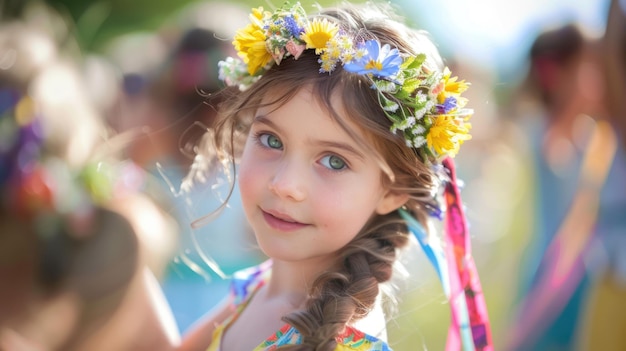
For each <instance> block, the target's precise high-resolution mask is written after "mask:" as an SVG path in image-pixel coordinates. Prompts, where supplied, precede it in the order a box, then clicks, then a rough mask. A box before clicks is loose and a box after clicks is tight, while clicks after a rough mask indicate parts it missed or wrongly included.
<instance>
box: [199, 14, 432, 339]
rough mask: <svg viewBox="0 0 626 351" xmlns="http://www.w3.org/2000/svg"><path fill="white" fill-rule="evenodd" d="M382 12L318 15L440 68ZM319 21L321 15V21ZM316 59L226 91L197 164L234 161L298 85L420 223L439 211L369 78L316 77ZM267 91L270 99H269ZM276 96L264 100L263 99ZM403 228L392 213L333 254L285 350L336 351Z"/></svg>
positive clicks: (425, 46) (389, 264) (305, 57)
mask: <svg viewBox="0 0 626 351" xmlns="http://www.w3.org/2000/svg"><path fill="white" fill-rule="evenodd" d="M383 13H387V9H383V8H380V7H378V6H377V7H375V8H374V7H371V5H370V7H357V6H355V5H345V6H343V7H341V8H335V9H329V10H325V11H323V12H322V13H321V14H320V15H321V16H323V17H326V18H328V19H329V20H331V21H334V22H336V23H337V24H339V26H340V27H341V28H342V30H345V31H347V32H349V33H352V34H353V35H354V36H355V37H356V38H362V39H370V38H375V39H377V40H379V41H380V42H381V44H390V45H391V46H392V47H396V48H398V50H399V51H400V52H402V53H405V54H411V55H416V54H418V53H426V54H427V56H428V59H427V62H426V64H427V65H429V68H431V69H433V70H440V69H441V58H440V57H439V55H438V53H437V51H436V50H435V48H434V45H433V44H432V42H430V41H429V40H428V39H427V37H426V35H425V34H424V33H422V32H417V31H414V30H411V29H409V28H407V27H406V26H405V25H403V24H401V23H400V22H398V21H396V20H394V19H392V18H391V17H390V16H387V15H383ZM320 15H318V16H320ZM318 58H319V57H318V56H317V55H316V54H315V52H314V51H313V50H306V51H305V52H304V53H303V54H302V55H301V56H300V57H299V58H298V60H293V59H286V60H283V61H282V62H281V64H280V65H274V66H273V67H272V68H270V69H269V70H268V71H267V72H266V73H265V74H264V75H263V77H262V78H261V79H260V80H259V81H258V82H256V83H255V84H253V85H252V86H251V87H250V88H249V89H247V90H245V91H243V92H240V91H238V90H236V88H228V89H227V90H225V91H224V92H223V93H224V94H226V95H227V96H228V97H227V98H226V99H225V102H223V103H222V104H221V105H220V114H221V117H220V119H219V120H218V121H217V123H216V125H215V130H214V131H211V132H210V133H209V137H210V138H209V142H210V145H209V146H208V148H206V149H205V150H203V152H209V153H210V155H209V158H206V156H207V155H200V160H207V161H209V160H215V159H219V160H222V161H224V160H230V161H233V162H234V161H235V160H236V158H237V157H238V155H240V153H241V150H242V146H243V143H244V142H245V138H246V136H247V134H248V131H249V129H250V123H251V120H252V117H253V114H254V112H255V111H256V110H257V109H258V108H259V107H261V106H271V107H272V108H278V107H280V106H281V105H282V104H284V103H286V102H287V101H289V99H291V98H292V97H293V96H294V95H295V94H296V93H297V92H298V91H299V90H300V89H302V88H303V87H306V88H310V89H311V90H312V93H313V96H315V97H316V98H317V100H318V102H319V103H320V106H322V107H323V108H325V109H326V110H327V112H328V114H329V115H330V116H331V118H333V119H334V121H336V122H337V123H338V124H339V125H340V126H341V127H342V128H343V129H344V130H345V131H346V132H347V133H348V134H349V135H351V136H352V137H353V138H354V139H355V141H356V142H358V143H359V144H361V146H363V147H365V148H367V149H370V150H371V151H373V152H372V154H373V155H375V157H377V158H378V161H379V163H380V165H381V169H382V170H383V171H384V173H385V174H386V175H387V176H386V177H383V185H384V186H386V187H388V188H389V189H391V190H392V191H397V192H400V193H407V194H409V201H408V202H407V203H406V204H405V205H404V206H405V208H406V209H407V210H408V211H409V212H410V213H412V214H413V215H414V216H415V217H416V218H417V219H419V220H420V221H421V222H422V223H425V222H426V220H427V218H428V214H427V211H428V208H430V207H431V206H436V203H435V200H434V199H435V196H434V195H435V193H436V189H437V188H438V185H439V184H438V180H437V177H436V176H435V175H434V174H433V173H432V171H431V170H430V168H429V166H427V165H426V164H425V163H424V162H423V161H422V160H421V159H420V158H419V156H418V155H417V154H416V152H415V150H414V149H412V148H410V147H408V146H406V142H405V140H404V139H403V138H402V137H401V136H400V135H396V134H393V133H391V132H390V126H391V122H390V121H389V119H388V118H387V117H386V115H385V113H384V111H383V110H382V108H381V106H380V103H379V100H378V96H377V94H378V93H377V91H376V90H374V89H372V88H371V85H372V83H371V81H370V80H369V78H368V77H367V76H363V75H357V74H352V73H349V72H347V71H344V70H343V69H342V68H341V67H337V68H336V69H335V70H334V71H333V72H332V73H330V74H328V73H319V67H320V66H319V63H318ZM270 92H271V93H270ZM337 92H340V94H341V100H342V102H343V106H342V108H343V109H342V110H337V109H336V106H333V105H332V104H331V96H332V95H333V93H337ZM269 96H272V97H277V98H275V99H274V100H272V101H267V99H268V97H269ZM342 116H345V118H349V119H350V120H351V121H352V122H355V124H356V125H358V126H360V128H362V131H364V134H365V135H366V138H365V140H363V138H360V137H358V134H357V133H355V131H353V130H351V129H350V128H349V127H348V125H347V123H346V121H345V120H344V119H343V117H342ZM408 238H409V237H408V230H407V227H406V224H405V222H404V221H403V220H402V219H401V218H400V216H399V214H398V213H397V211H394V212H392V213H389V214H387V215H378V216H373V217H372V218H371V219H370V221H369V222H368V223H367V224H366V225H365V226H364V228H362V229H361V231H360V232H359V233H358V234H357V236H356V237H355V238H354V239H353V240H352V241H351V242H350V243H348V244H347V245H346V246H345V247H343V248H342V249H340V250H339V252H338V253H337V261H336V262H335V265H334V267H336V270H335V271H328V272H325V273H323V274H321V275H320V276H319V277H318V278H317V280H316V281H315V282H314V284H313V286H312V287H311V289H310V292H309V293H310V296H309V298H308V300H307V303H306V309H305V310H303V311H296V312H293V313H290V314H288V315H286V316H284V317H283V320H285V321H286V322H288V323H290V324H291V325H292V326H294V327H295V328H296V329H298V331H299V332H300V333H301V334H302V336H303V343H302V344H301V345H289V346H285V347H283V348H281V349H286V350H334V348H335V346H336V337H337V335H339V333H341V331H342V330H343V329H344V328H345V326H346V325H347V324H349V323H351V322H354V321H355V320H358V319H359V318H362V317H365V316H366V315H367V314H368V312H369V311H370V309H371V308H372V307H373V306H374V304H375V300H376V297H377V296H378V294H379V283H383V282H386V281H388V280H390V278H391V275H392V271H393V264H394V262H395V261H396V258H397V256H396V255H397V251H398V249H400V248H402V247H404V246H406V245H407V243H408Z"/></svg>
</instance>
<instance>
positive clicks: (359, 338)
mask: <svg viewBox="0 0 626 351" xmlns="http://www.w3.org/2000/svg"><path fill="white" fill-rule="evenodd" d="M335 351H392V350H391V348H390V347H389V345H388V344H387V343H386V342H385V341H384V340H381V339H379V338H377V337H375V336H372V335H370V334H366V333H364V332H362V331H360V330H358V329H356V328H353V327H346V330H345V331H344V332H343V333H342V334H340V335H339V336H338V337H337V347H336V348H335Z"/></svg>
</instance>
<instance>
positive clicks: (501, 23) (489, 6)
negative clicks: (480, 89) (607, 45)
mask: <svg viewBox="0 0 626 351" xmlns="http://www.w3.org/2000/svg"><path fill="white" fill-rule="evenodd" d="M393 2H394V3H397V4H399V5H400V6H401V8H402V9H406V10H407V14H406V16H407V17H410V18H414V19H415V20H416V22H417V23H419V25H420V26H423V27H424V29H426V30H428V31H429V32H431V33H432V35H433V37H434V39H435V40H436V41H437V42H438V44H439V45H440V48H441V50H442V53H444V54H445V55H448V54H451V53H453V54H455V55H457V56H463V57H465V58H467V59H470V60H472V61H475V62H477V63H480V64H481V65H485V66H487V67H495V68H496V69H497V70H498V71H499V72H500V73H502V74H504V75H507V74H511V73H512V72H513V71H514V70H515V67H519V65H520V64H523V63H524V58H525V55H526V53H527V52H528V49H529V47H530V45H531V44H532V41H533V39H534V38H535V36H536V35H537V34H538V33H539V32H540V31H541V30H542V29H544V28H547V27H550V26H552V27H555V26H557V25H559V24H563V23H565V22H567V21H570V20H574V21H577V22H579V23H580V24H581V25H582V26H583V27H584V28H586V29H587V30H589V31H591V32H592V33H596V34H600V35H601V34H602V33H603V31H604V26H605V24H606V16H607V14H608V7H609V0H516V1H512V0H393Z"/></svg>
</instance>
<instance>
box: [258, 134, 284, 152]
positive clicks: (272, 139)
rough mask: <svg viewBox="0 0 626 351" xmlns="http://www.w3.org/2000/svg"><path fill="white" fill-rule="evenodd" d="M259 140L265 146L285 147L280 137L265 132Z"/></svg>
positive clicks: (272, 147)
mask: <svg viewBox="0 0 626 351" xmlns="http://www.w3.org/2000/svg"><path fill="white" fill-rule="evenodd" d="M259 141H260V142H261V144H263V146H266V147H269V148H271V149H281V148H282V147H283V143H282V142H281V141H280V139H278V138H277V137H276V136H275V135H272V134H267V133H263V134H261V135H260V136H259Z"/></svg>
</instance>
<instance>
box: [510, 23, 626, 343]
mask: <svg viewBox="0 0 626 351" xmlns="http://www.w3.org/2000/svg"><path fill="white" fill-rule="evenodd" d="M602 45H603V44H602V41H601V40H599V39H598V38H595V37H592V36H590V35H588V34H587V33H586V32H584V31H583V30H581V28H580V27H578V26H577V25H576V24H568V25H564V26H561V27H559V28H555V29H550V30H546V31H544V32H542V33H541V34H540V35H539V36H538V37H537V38H536V40H535V41H534V43H533V45H532V47H531V50H530V55H529V63H530V69H529V73H528V77H527V80H526V82H525V85H524V86H523V87H522V94H520V95H518V96H516V98H517V99H518V101H517V102H516V104H517V110H516V111H515V113H516V114H517V116H518V117H522V120H520V123H521V124H522V125H523V126H524V127H525V128H526V133H527V135H528V138H529V141H530V147H531V152H530V155H529V157H530V159H531V160H530V163H531V167H532V169H533V171H534V176H533V178H534V182H535V189H536V191H535V194H534V195H535V199H534V200H533V204H534V207H535V213H534V217H533V218H534V226H535V229H534V231H533V236H532V241H531V242H530V244H529V245H528V247H527V248H526V252H525V259H524V261H523V263H524V265H523V267H524V269H525V272H524V274H523V276H522V278H521V279H522V280H521V286H520V292H519V296H520V297H521V301H520V302H519V305H518V309H519V310H518V315H517V316H516V317H515V319H514V321H513V325H512V326H511V332H510V333H509V336H510V339H509V345H508V348H509V349H511V350H577V349H581V350H587V349H595V346H597V345H594V347H591V348H588V346H589V345H586V344H585V343H584V342H583V339H585V336H584V335H585V334H586V332H587V331H586V329H587V328H588V327H589V323H588V321H587V317H586V312H585V311H586V309H587V306H588V303H589V293H590V287H591V286H593V284H595V282H596V281H597V279H599V278H600V277H602V276H603V275H604V272H606V268H608V267H612V268H617V267H623V265H624V263H623V262H619V261H622V260H623V259H619V255H617V252H618V250H619V248H623V247H626V246H625V244H626V242H625V241H624V240H625V237H624V235H623V233H624V232H625V230H626V220H625V219H624V218H623V215H622V214H623V213H624V209H626V187H625V186H624V179H626V159H625V158H624V152H623V149H622V148H621V147H619V141H618V138H619V137H620V136H618V134H617V133H616V131H615V129H614V126H613V125H612V124H611V120H610V115H611V113H610V111H609V108H608V107H609V104H608V100H607V92H606V89H605V87H606V86H605V79H606V76H605V66H604V63H603V61H602V56H601V55H602V50H601V48H602ZM619 271H621V272H622V273H619ZM616 273H617V275H621V276H622V277H626V275H624V272H623V268H621V270H618V271H617V272H616ZM621 279H624V278H621ZM622 281H623V280H622ZM608 323H611V322H609V319H606V320H604V322H603V323H601V324H602V325H605V326H606V325H608ZM619 334H621V333H616V334H612V336H611V339H610V340H611V341H608V340H607V342H610V343H612V344H615V345H618V344H616V343H615V341H616V340H618V338H620V337H621V335H619ZM619 345H621V346H617V348H615V349H616V350H617V349H623V347H624V346H623V345H624V344H623V343H619ZM599 349H603V350H606V349H607V348H599Z"/></svg>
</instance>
